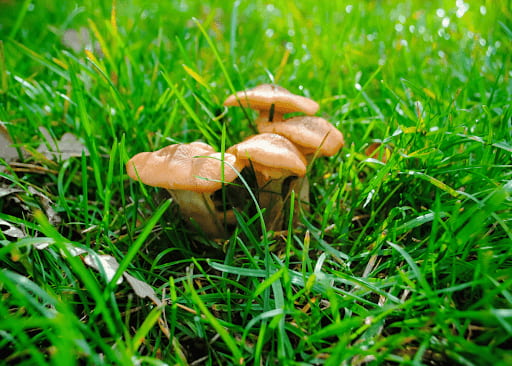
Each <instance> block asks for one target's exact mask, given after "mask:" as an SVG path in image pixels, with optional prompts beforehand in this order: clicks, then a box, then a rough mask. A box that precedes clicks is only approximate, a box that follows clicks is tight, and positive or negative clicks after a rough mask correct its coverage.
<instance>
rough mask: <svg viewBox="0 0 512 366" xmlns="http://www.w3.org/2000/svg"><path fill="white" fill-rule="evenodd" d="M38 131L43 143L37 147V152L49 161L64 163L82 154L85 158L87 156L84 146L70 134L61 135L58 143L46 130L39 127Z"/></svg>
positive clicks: (87, 152)
mask: <svg viewBox="0 0 512 366" xmlns="http://www.w3.org/2000/svg"><path fill="white" fill-rule="evenodd" d="M39 131H40V132H41V135H42V136H43V137H44V140H45V141H43V142H42V143H41V145H39V148H38V149H37V151H38V152H40V153H41V154H43V155H44V156H45V157H46V158H47V159H49V160H54V161H65V160H69V159H70V158H72V157H80V156H82V153H83V154H84V155H86V156H87V155H89V151H88V150H87V148H86V147H85V146H84V144H82V143H81V142H80V141H79V140H78V138H77V137H76V136H75V135H73V134H72V133H70V132H66V133H65V134H64V135H62V137H61V139H60V140H59V141H54V140H53V138H52V136H51V135H50V133H49V132H48V130H47V129H46V128H44V127H40V128H39Z"/></svg>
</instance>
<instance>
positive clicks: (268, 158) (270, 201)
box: [227, 133, 307, 230]
mask: <svg viewBox="0 0 512 366" xmlns="http://www.w3.org/2000/svg"><path fill="white" fill-rule="evenodd" d="M227 152H228V153H230V154H233V155H235V156H236V157H237V159H238V160H239V161H241V162H242V164H244V165H245V166H252V167H253V169H254V172H255V175H256V181H257V184H258V203H259V205H260V207H261V208H265V209H266V213H265V215H264V219H265V223H266V224H267V228H268V229H270V230H280V229H281V228H282V225H283V209H284V206H285V200H286V199H287V197H286V193H287V192H284V191H283V185H284V183H285V180H286V179H287V178H290V177H302V176H304V175H305V174H306V165H307V162H306V159H305V157H304V156H303V155H302V154H301V152H300V151H299V150H298V149H297V147H295V145H294V144H293V143H291V142H290V141H289V140H288V139H286V138H285V137H283V136H280V135H277V134H273V133H262V134H258V135H254V136H251V137H249V138H248V139H246V140H244V141H242V142H240V143H238V144H236V145H234V146H231V147H230V148H229V149H228V150H227ZM283 193H285V194H283Z"/></svg>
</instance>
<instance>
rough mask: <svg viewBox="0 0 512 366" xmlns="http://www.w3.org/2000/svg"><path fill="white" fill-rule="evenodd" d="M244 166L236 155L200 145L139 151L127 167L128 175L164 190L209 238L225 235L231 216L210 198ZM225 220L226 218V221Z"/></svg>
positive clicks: (198, 143) (191, 144)
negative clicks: (226, 225) (225, 228)
mask: <svg viewBox="0 0 512 366" xmlns="http://www.w3.org/2000/svg"><path fill="white" fill-rule="evenodd" d="M242 167H243V164H242V163H241V162H240V161H239V160H238V159H237V158H236V156H234V155H232V154H229V153H225V154H224V156H223V160H222V155H221V153H218V152H215V151H214V149H213V148H212V147H211V146H210V145H208V144H205V143H202V142H192V143H190V144H174V145H169V146H167V147H164V148H163V149H160V150H157V151H155V152H142V153H139V154H137V155H135V156H134V157H133V158H131V159H130V160H129V161H128V163H127V164H126V170H127V172H128V175H129V176H130V177H131V178H133V179H136V180H140V181H141V182H142V183H144V184H147V185H150V186H154V187H161V188H166V189H167V190H168V191H169V193H170V194H171V196H172V197H173V199H174V200H175V201H176V203H177V204H178V206H179V209H180V213H181V214H182V216H184V217H186V218H191V219H193V220H194V221H195V222H197V224H198V225H199V226H200V227H201V229H202V230H203V231H204V232H205V234H207V235H208V236H210V237H214V238H220V237H224V236H225V235H226V232H225V230H224V227H225V224H230V223H233V222H232V221H233V220H234V218H233V215H230V214H229V212H225V211H222V210H221V209H219V207H222V205H221V204H216V203H215V202H214V200H213V198H212V196H213V193H214V192H215V191H217V190H219V189H220V188H221V187H222V185H223V184H225V183H230V182H232V181H233V180H235V179H236V178H237V175H238V171H240V170H241V169H242ZM226 218H227V219H226Z"/></svg>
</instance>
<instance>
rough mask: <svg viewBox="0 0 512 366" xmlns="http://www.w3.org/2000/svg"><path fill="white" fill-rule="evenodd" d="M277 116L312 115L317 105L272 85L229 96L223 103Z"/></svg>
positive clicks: (260, 86)
mask: <svg viewBox="0 0 512 366" xmlns="http://www.w3.org/2000/svg"><path fill="white" fill-rule="evenodd" d="M272 104H273V105H274V111H275V112H276V113H279V114H285V113H292V112H302V113H305V114H308V115H313V114H315V113H316V112H317V111H318V108H319V106H318V103H317V102H315V101H314V100H311V99H309V98H306V97H303V96H300V95H296V94H293V93H291V92H290V91H288V90H287V89H285V88H283V87H281V86H278V85H273V84H262V85H259V86H257V87H255V88H252V89H249V90H244V91H240V92H237V93H236V94H233V95H230V96H229V97H228V98H227V99H226V101H225V102H224V105H225V106H228V107H239V106H240V105H242V106H243V107H249V108H252V109H255V110H258V111H268V110H270V108H271V106H272Z"/></svg>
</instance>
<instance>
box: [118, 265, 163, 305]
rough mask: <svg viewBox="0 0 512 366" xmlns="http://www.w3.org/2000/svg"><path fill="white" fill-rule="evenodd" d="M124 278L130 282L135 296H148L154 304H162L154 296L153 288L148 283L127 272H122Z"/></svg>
mask: <svg viewBox="0 0 512 366" xmlns="http://www.w3.org/2000/svg"><path fill="white" fill-rule="evenodd" d="M123 276H124V278H125V279H126V282H128V283H129V284H130V286H131V287H132V289H133V291H134V292H135V294H136V295H137V296H139V297H140V298H142V299H143V298H145V297H147V298H149V299H150V300H151V301H153V303H154V304H155V305H162V301H161V300H160V299H159V298H158V297H157V296H156V292H155V290H153V287H151V286H150V285H148V284H147V283H146V282H144V281H141V280H138V279H136V278H135V277H133V276H132V275H129V274H128V273H124V274H123Z"/></svg>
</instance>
